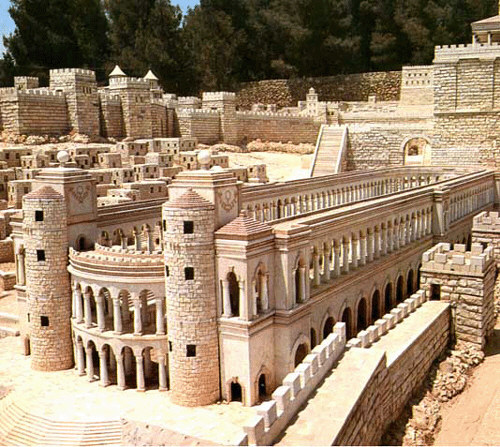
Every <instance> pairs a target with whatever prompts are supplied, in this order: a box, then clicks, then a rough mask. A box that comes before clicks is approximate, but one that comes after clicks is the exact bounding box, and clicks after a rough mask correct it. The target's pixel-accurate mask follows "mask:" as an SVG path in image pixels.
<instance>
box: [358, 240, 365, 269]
mask: <svg viewBox="0 0 500 447" xmlns="http://www.w3.org/2000/svg"><path fill="white" fill-rule="evenodd" d="M359 251H360V257H359V265H361V266H363V265H366V234H365V233H361V236H360V238H359Z"/></svg>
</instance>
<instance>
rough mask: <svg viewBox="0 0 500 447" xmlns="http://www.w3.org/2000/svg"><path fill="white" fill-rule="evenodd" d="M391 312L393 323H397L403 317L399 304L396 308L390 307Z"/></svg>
mask: <svg viewBox="0 0 500 447" xmlns="http://www.w3.org/2000/svg"><path fill="white" fill-rule="evenodd" d="M391 314H392V315H394V323H395V324H398V323H399V322H400V321H401V320H402V319H403V318H404V311H403V309H401V308H400V307H399V306H398V308H396V309H392V310H391Z"/></svg>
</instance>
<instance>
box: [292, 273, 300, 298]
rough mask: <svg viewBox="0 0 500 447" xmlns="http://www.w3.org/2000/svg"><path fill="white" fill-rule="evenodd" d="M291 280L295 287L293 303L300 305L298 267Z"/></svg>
mask: <svg viewBox="0 0 500 447" xmlns="http://www.w3.org/2000/svg"><path fill="white" fill-rule="evenodd" d="M293 280H294V285H295V303H300V269H299V268H298V267H297V268H296V269H295V271H294V272H293Z"/></svg>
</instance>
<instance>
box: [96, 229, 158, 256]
mask: <svg viewBox="0 0 500 447" xmlns="http://www.w3.org/2000/svg"><path fill="white" fill-rule="evenodd" d="M157 234H159V235H160V236H159V238H160V241H161V230H158V232H157ZM119 236H120V246H121V248H122V249H124V250H126V249H128V248H129V245H128V237H127V236H125V234H124V233H123V232H120V234H119ZM132 236H133V238H134V250H135V251H141V252H142V251H147V252H149V253H152V252H153V251H155V250H157V248H158V247H157V246H156V244H155V237H154V236H155V232H154V231H151V230H149V229H145V230H144V231H142V232H140V231H136V230H133V231H132ZM100 244H101V245H103V246H105V247H112V246H113V241H112V240H111V239H109V238H106V239H101V241H100Z"/></svg>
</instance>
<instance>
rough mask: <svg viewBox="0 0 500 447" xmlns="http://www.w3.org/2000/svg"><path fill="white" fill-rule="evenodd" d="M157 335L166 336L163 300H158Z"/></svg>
mask: <svg viewBox="0 0 500 447" xmlns="http://www.w3.org/2000/svg"><path fill="white" fill-rule="evenodd" d="M156 335H165V314H164V312H163V298H156Z"/></svg>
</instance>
